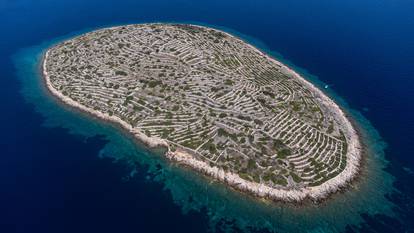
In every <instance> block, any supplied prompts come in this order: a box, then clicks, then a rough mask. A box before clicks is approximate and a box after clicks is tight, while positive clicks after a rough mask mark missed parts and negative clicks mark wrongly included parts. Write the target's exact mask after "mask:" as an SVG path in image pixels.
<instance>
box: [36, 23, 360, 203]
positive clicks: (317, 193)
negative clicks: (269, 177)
mask: <svg viewBox="0 0 414 233" xmlns="http://www.w3.org/2000/svg"><path fill="white" fill-rule="evenodd" d="M198 27H199V26H198ZM226 34H227V35H228V36H231V37H233V36H232V35H230V34H228V33H226ZM249 46H251V48H252V49H254V50H256V51H259V50H258V49H257V48H255V47H254V46H252V45H249ZM259 52H260V51H259ZM260 53H261V54H262V55H263V56H265V57H266V58H267V59H270V60H271V61H273V62H275V63H277V64H278V65H280V66H281V67H283V70H284V71H285V73H286V74H289V75H292V76H294V77H295V78H297V79H298V80H300V81H301V82H302V83H303V84H304V85H306V86H307V87H308V88H309V89H310V90H311V91H312V93H313V94H314V95H315V96H316V97H317V98H318V99H319V100H320V101H321V102H323V104H324V105H325V106H327V107H328V108H329V110H330V113H331V114H332V115H333V116H335V117H334V118H335V119H336V121H337V122H338V124H340V125H342V126H344V127H343V128H344V129H346V130H345V131H344V134H345V137H346V139H347V142H348V152H347V153H348V154H347V163H346V167H345V169H344V170H343V171H342V172H341V173H340V174H339V175H337V176H336V177H334V178H332V179H330V180H328V181H326V182H324V183H322V184H321V185H319V186H315V187H304V188H297V189H279V188H273V187H270V186H266V185H264V184H259V183H256V182H252V181H247V180H245V179H242V178H240V176H239V175H237V174H235V173H231V172H225V171H224V170H222V169H219V168H217V167H215V166H210V165H209V164H208V163H207V162H204V161H201V160H198V159H196V158H194V156H192V155H191V154H189V153H188V152H186V151H185V150H181V149H177V150H176V151H174V152H173V151H172V150H170V149H169V150H168V152H167V153H166V157H167V158H168V159H170V160H173V161H176V162H178V163H180V164H183V165H186V166H189V167H191V168H193V169H195V170H197V171H199V172H201V173H204V174H206V175H208V176H210V177H213V178H215V179H217V180H219V181H222V182H224V183H226V184H229V185H230V186H232V187H234V188H235V189H238V190H241V191H246V192H249V193H252V194H254V195H255V196H258V197H263V198H268V199H272V200H279V201H285V202H301V201H303V200H306V199H310V200H314V201H319V200H322V199H325V198H326V197H327V196H328V195H329V194H331V193H334V192H336V191H338V190H339V189H340V188H343V187H345V186H347V185H348V184H349V182H351V181H352V180H353V179H354V178H355V176H356V175H357V174H358V171H359V166H360V162H361V145H360V139H359V136H358V134H357V132H356V130H355V129H354V127H353V125H352V124H351V122H350V121H349V120H348V119H347V117H346V115H345V113H344V112H343V111H342V109H341V108H340V107H339V106H338V105H337V104H336V103H334V102H333V101H332V100H331V99H330V98H329V97H328V96H326V95H325V94H324V93H323V92H322V91H321V90H320V89H318V88H317V87H315V86H314V85H313V84H312V83H310V82H309V81H307V80H306V79H304V78H303V77H301V76H300V75H299V74H297V73H296V72H295V71H293V70H292V69H290V68H289V67H287V66H285V65H284V64H282V63H280V62H279V61H276V60H275V59H273V58H271V57H269V56H267V55H266V54H264V53H262V52H260ZM48 54H49V51H47V52H46V53H45V55H44V59H43V64H42V68H43V70H42V72H43V77H44V80H45V83H46V86H47V89H48V90H49V91H50V92H51V93H52V94H53V95H54V96H56V97H57V98H59V99H60V100H61V101H62V102H64V103H65V104H67V105H69V106H71V107H74V108H76V109H80V110H82V111H85V112H87V113H89V114H91V115H93V116H96V117H98V118H100V119H103V120H106V121H110V122H113V123H116V124H119V125H120V126H121V127H122V128H124V129H125V130H127V131H128V132H130V133H131V134H132V135H134V137H135V138H136V139H138V140H139V141H141V142H143V143H144V144H145V145H147V146H148V147H151V148H154V147H169V144H168V142H167V141H166V140H163V139H161V138H157V137H148V136H146V135H145V134H144V133H143V132H140V131H139V130H138V129H137V128H133V127H132V126H131V125H130V124H128V123H126V122H124V121H123V120H121V119H120V118H119V117H117V116H114V115H112V116H110V115H108V114H104V113H102V112H99V111H96V110H93V109H91V108H89V107H86V106H84V105H82V104H79V103H78V102H76V101H74V100H72V99H71V98H69V97H67V96H65V95H63V94H62V93H61V92H59V91H58V90H56V89H55V88H54V87H53V85H52V83H51V81H50V77H49V76H48V72H47V69H46V61H47V59H48Z"/></svg>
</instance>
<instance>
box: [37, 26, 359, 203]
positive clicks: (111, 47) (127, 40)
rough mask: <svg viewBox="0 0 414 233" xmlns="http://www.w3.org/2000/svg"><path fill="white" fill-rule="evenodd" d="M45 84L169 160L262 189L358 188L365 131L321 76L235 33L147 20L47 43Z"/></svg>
mask: <svg viewBox="0 0 414 233" xmlns="http://www.w3.org/2000/svg"><path fill="white" fill-rule="evenodd" d="M42 72H43V77H44V80H45V83H46V86H47V89H48V90H49V91H50V92H51V93H52V94H53V96H56V97H57V98H58V99H59V100H61V101H63V102H64V103H65V104H67V105H69V106H72V107H74V108H76V109H79V110H81V111H83V112H87V113H89V114H92V115H93V116H97V117H99V118H101V119H103V120H106V121H109V122H113V123H116V124H117V125H120V126H121V127H122V128H123V129H125V130H126V131H127V132H129V133H130V134H131V135H133V136H134V137H135V138H136V139H138V140H139V141H140V142H142V143H145V144H146V145H147V146H148V147H151V148H154V147H155V148H159V147H162V148H165V157H166V158H168V159H170V160H172V161H175V162H176V163H178V164H182V165H184V166H186V167H190V168H192V169H194V170H196V171H199V172H201V173H203V174H205V175H207V176H209V177H212V178H213V179H216V180H219V181H221V182H223V183H225V184H228V186H230V187H232V188H234V189H236V190H239V191H242V192H245V193H250V194H253V195H254V196H257V197H260V198H265V199H270V200H276V201H283V202H301V201H304V200H312V201H320V200H323V199H325V198H326V197H328V196H329V195H330V194H332V193H335V192H337V191H338V190H340V189H342V188H345V187H347V186H349V183H350V182H352V181H353V180H354V179H355V177H356V176H357V175H358V174H359V170H360V166H361V153H362V152H361V151H362V149H361V142H360V137H359V135H358V133H357V131H356V129H355V127H354V126H353V125H352V123H351V121H350V119H348V116H347V115H346V114H345V113H344V111H343V110H342V109H341V108H340V107H339V106H338V105H337V104H336V103H335V102H334V101H333V100H332V99H331V98H329V97H328V96H327V95H326V94H324V93H323V92H322V91H321V90H320V89H318V88H317V87H316V86H315V85H314V84H312V83H310V82H309V81H307V80H305V79H304V78H303V77H302V76H300V75H299V74H298V73H296V72H295V71H294V70H292V69H290V68H289V67H287V66H286V65H284V64H282V63H281V62H279V61H277V60H275V59H273V58H272V57H270V56H268V55H266V54H265V53H264V52H262V51H260V50H259V49H257V48H255V47H254V46H252V45H250V44H248V43H247V42H245V41H243V40H242V39H240V38H238V37H236V36H233V35H231V34H229V33H227V32H224V31H221V30H217V29H213V28H209V27H205V26H198V25H190V24H172V23H150V24H135V25H125V26H116V27H110V28H104V29H99V30H96V31H92V32H89V33H85V34H83V35H80V36H77V37H75V38H72V39H68V40H66V41H63V42H61V43H58V44H56V45H54V46H53V47H51V48H49V49H48V50H47V52H46V53H45V55H44V58H43V64H42Z"/></svg>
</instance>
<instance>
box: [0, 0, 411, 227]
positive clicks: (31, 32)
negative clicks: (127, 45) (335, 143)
mask: <svg viewBox="0 0 414 233" xmlns="http://www.w3.org/2000/svg"><path fill="white" fill-rule="evenodd" d="M412 12H414V2H412V1H405V0H394V1H385V0H382V1H375V0H367V1H357V0H350V1H341V2H337V1H328V0H326V1H302V0H299V1H270V0H267V1H264V0H263V1H260V0H256V1H249V0H239V1H234V0H229V1H225V2H224V1H218V0H217V1H216V0H213V1H194V0H193V1H190V0H152V1H138V0H135V1H133V0H124V1H121V0H118V1H109V0H99V1H98V0H91V1H82V0H71V1H63V0H62V1H54V0H38V1H29V0H0V25H1V27H0V29H1V37H0V71H1V73H0V86H1V92H0V97H1V98H0V101H1V106H2V110H1V113H2V114H1V115H0V118H1V119H0V126H1V127H0V129H1V131H0V132H1V133H0V146H1V147H0V148H1V149H0V185H1V188H0V232H166V231H172V232H208V231H209V230H211V229H215V228H217V229H219V230H222V229H227V228H234V229H235V230H236V231H237V230H238V231H243V230H246V229H249V228H255V227H258V225H262V226H264V225H266V224H264V223H266V222H267V223H268V224H269V225H272V224H273V226H274V225H278V220H277V219H276V220H275V219H270V217H269V216H271V215H275V214H274V213H273V212H271V211H269V210H265V208H263V210H262V208H256V207H255V206H254V207H245V206H242V205H241V204H236V202H232V200H233V199H243V198H244V197H239V196H238V195H236V194H233V193H231V191H230V192H229V191H228V190H226V189H225V188H223V187H216V186H214V187H213V186H211V187H210V186H208V185H206V182H205V181H204V180H203V179H202V178H200V177H191V174H190V175H187V174H184V173H186V172H187V173H188V171H181V170H180V169H176V168H175V167H171V166H169V165H168V164H167V165H166V164H165V163H164V161H163V160H162V159H159V158H156V159H152V157H154V156H153V155H152V154H150V153H148V152H146V151H145V150H144V149H143V148H139V147H138V148H135V147H134V146H133V143H132V142H130V141H128V139H127V138H126V137H125V135H122V134H121V133H119V132H118V131H117V130H116V129H114V128H113V127H111V126H102V125H101V124H99V123H96V124H94V123H93V121H92V120H91V119H87V118H86V117H84V116H80V114H77V113H74V112H73V111H70V110H65V109H64V108H62V109H63V110H62V109H60V108H59V106H58V105H56V104H54V103H53V100H52V99H51V98H48V96H47V95H45V94H44V93H43V94H41V92H40V91H39V90H41V87H39V86H36V83H38V82H39V80H35V79H33V78H34V75H33V74H32V73H35V71H36V70H35V68H36V67H35V61H36V60H35V58H36V57H34V55H39V54H40V52H41V51H42V48H46V47H47V45H48V43H50V41H51V40H54V39H55V38H59V37H66V36H68V35H70V34H73V33H74V32H79V31H85V30H88V29H89V28H97V27H103V26H107V25H114V24H122V23H140V22H153V21H177V22H198V23H200V24H208V25H214V26H217V27H224V28H226V29H227V30H230V31H234V32H237V33H240V35H243V36H244V38H246V39H248V40H249V41H251V42H254V43H255V44H256V45H257V46H260V47H261V48H262V49H263V50H267V51H277V52H278V54H274V55H275V56H279V58H280V56H283V57H284V60H285V61H287V62H288V63H289V64H290V65H293V64H294V66H295V67H300V68H301V70H300V71H301V72H302V73H305V74H308V76H309V77H310V75H309V74H312V75H314V76H317V77H318V79H319V80H320V81H322V82H324V83H327V84H329V85H330V86H331V88H332V90H333V91H334V92H335V93H336V95H337V96H341V97H342V98H343V99H344V100H345V101H346V102H347V104H348V107H349V108H350V109H355V110H356V111H359V112H361V113H362V115H363V116H364V117H365V118H366V119H368V120H369V122H370V123H364V121H362V125H367V128H368V131H369V130H372V127H373V128H375V129H376V130H377V131H378V132H379V134H380V136H381V137H382V140H383V141H385V142H386V144H387V145H388V147H387V148H386V149H385V159H386V160H387V161H390V163H389V164H386V165H384V164H383V163H381V164H383V165H384V166H385V168H384V169H385V172H384V174H382V173H381V174H380V175H378V179H377V180H376V182H374V183H375V184H373V185H372V186H367V187H368V188H366V189H369V187H380V188H379V189H378V190H377V189H375V188H373V189H374V190H371V191H370V192H372V193H370V195H368V196H371V197H372V199H373V200H379V201H376V203H377V204H378V206H376V205H375V204H373V203H371V202H370V201H369V200H368V199H369V198H367V200H364V201H361V202H357V201H355V200H354V199H362V198H360V197H359V196H358V195H361V197H362V195H363V194H358V195H355V197H353V196H352V195H351V194H348V195H349V196H347V197H346V199H345V198H344V200H353V201H350V202H349V208H350V209H352V208H353V205H355V206H358V207H355V212H358V214H355V213H352V216H348V217H349V218H346V216H345V215H344V216H345V217H344V216H342V215H341V214H340V213H336V214H331V215H329V216H327V215H326V214H321V215H316V214H313V215H312V216H314V217H312V218H310V217H309V216H307V215H304V216H305V217H303V216H302V215H301V214H300V213H299V214H298V213H297V212H295V211H292V210H286V209H285V208H280V209H278V210H277V211H278V213H277V214H280V215H286V216H288V217H286V219H283V220H282V219H281V220H280V229H278V228H277V227H276V230H279V231H290V230H292V229H296V230H297V228H292V229H291V228H289V227H286V226H288V225H289V224H288V223H289V222H288V221H289V218H290V216H302V217H301V218H299V217H298V219H291V220H290V221H291V224H292V225H295V226H302V225H303V226H304V227H309V228H303V229H302V231H311V230H313V231H315V232H316V231H318V230H322V229H323V230H324V231H325V232H331V231H335V230H337V228H338V229H339V228H343V227H336V226H330V225H332V223H338V226H339V225H343V224H344V223H345V224H349V225H348V226H347V227H346V228H345V230H347V231H349V232H358V231H360V232H413V231H414V226H413V223H412V219H414V213H413V210H412V209H413V207H414V205H413V203H414V201H413V197H414V183H413V181H412V180H413V178H414V177H413V174H412V171H413V170H414V156H413V151H414V143H413V141H414V136H413V132H414V123H413V119H414V65H413V64H414V16H413V15H414V14H413V13H412ZM247 36H248V37H247ZM44 43H46V45H45V44H44ZM42 44H43V47H42ZM39 45H40V46H39ZM33 46H35V47H33ZM36 46H37V47H36ZM30 56H32V57H30ZM22 59H23V60H24V59H33V61H32V60H29V61H25V60H24V61H23V60H22ZM22 64H32V66H28V67H22ZM33 64H34V65H33ZM298 69H299V68H298ZM24 77H27V78H28V79H29V78H31V79H29V80H28V81H27V80H25V79H24ZM49 101H50V102H49ZM355 114H356V115H358V112H355ZM361 118H362V117H361ZM370 132H371V131H370ZM368 134H370V136H372V135H371V134H375V133H368ZM379 142H381V140H380V141H375V140H374V141H373V143H372V144H378V143H379ZM372 146H373V147H375V146H376V145H372ZM378 147H381V145H378ZM372 156H374V155H372ZM114 158H115V159H114ZM382 159H383V158H382ZM154 161H155V162H154ZM378 166H379V165H378ZM131 171H134V172H133V176H132V175H130V172H131ZM389 174H391V175H392V176H394V177H395V179H394V182H392V183H390V184H388V182H390V180H391V181H392V180H393V179H392V178H390V177H391V175H389ZM188 176H189V177H188ZM383 177H386V179H385V178H384V181H383V182H381V178H383ZM192 182H194V183H197V184H194V187H193V186H192ZM381 185H383V186H381ZM218 186H220V185H218ZM388 186H390V190H387V192H385V191H384V190H386V189H387V187H388ZM203 189H206V190H207V189H208V190H210V189H211V190H213V191H211V192H210V191H209V192H207V191H206V190H204V191H205V192H203ZM233 195H234V196H235V198H229V199H226V198H225V196H231V197H233ZM364 195H365V194H364ZM384 195H385V198H384ZM365 196H367V195H365ZM381 197H382V198H383V199H381ZM230 199H231V200H230ZM338 199H339V200H338V201H337V202H341V201H342V200H341V199H340V198H338ZM245 202H246V203H250V204H249V205H253V204H251V203H253V202H254V201H251V200H245ZM223 203H225V204H224V205H223ZM366 203H368V204H369V205H368V204H367V205H368V206H365V207H364V208H363V207H362V206H363V205H364V204H366ZM328 204H329V203H328ZM328 204H327V205H328ZM332 205H333V206H335V205H340V204H338V203H335V204H332ZM219 206H222V208H219ZM382 206H387V207H388V206H389V207H390V209H391V210H392V211H387V210H386V209H381V207H382ZM318 208H320V210H321V213H325V212H326V213H328V212H329V211H332V210H329V209H330V208H329V207H318ZM256 209H260V211H258V210H256ZM371 210H372V211H371ZM288 211H289V213H285V212H288ZM296 211H301V210H296ZM303 211H305V210H303ZM306 211H308V212H309V213H313V212H317V210H312V209H311V210H306ZM340 211H344V212H346V211H345V210H338V212H340ZM391 212H392V214H391ZM218 213H220V214H218ZM258 213H260V214H263V215H262V216H259V214H258ZM264 213H266V214H264ZM329 213H331V212H329ZM350 213H351V212H350ZM375 213H377V214H375ZM237 214H239V215H243V214H245V215H247V214H252V216H247V217H248V218H249V219H255V217H257V220H254V221H253V220H252V221H243V217H244V218H245V217H246V216H237ZM253 215H258V216H255V217H253ZM349 215H351V214H349ZM354 215H358V217H359V218H360V220H359V221H356V220H355V219H356V216H354ZM267 218H269V219H267ZM239 219H241V220H239ZM314 222H317V225H312V224H313V223H314ZM302 223H303V224H302ZM286 224H287V225H286ZM301 224H302V225H301ZM328 225H329V226H328ZM315 226H318V228H316V227H315ZM322 226H323V227H322ZM311 227H312V228H311ZM273 228H275V227H273Z"/></svg>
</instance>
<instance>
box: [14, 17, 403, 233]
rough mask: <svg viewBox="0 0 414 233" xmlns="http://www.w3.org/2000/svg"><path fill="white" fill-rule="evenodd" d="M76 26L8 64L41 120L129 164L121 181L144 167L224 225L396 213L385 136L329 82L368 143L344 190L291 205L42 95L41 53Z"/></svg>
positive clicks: (280, 225) (274, 226)
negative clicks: (176, 160) (182, 161)
mask: <svg viewBox="0 0 414 233" xmlns="http://www.w3.org/2000/svg"><path fill="white" fill-rule="evenodd" d="M210 26H211V25H210ZM219 29H223V30H226V31H228V32H230V33H232V34H234V35H237V36H239V37H241V38H243V39H244V40H246V41H248V42H250V43H252V44H254V45H255V46H257V47H259V48H260V49H262V50H263V51H265V52H267V53H269V54H271V55H273V56H274V57H276V58H277V59H278V60H282V61H283V62H284V63H285V64H288V65H289V66H291V67H292V68H294V69H295V70H296V71H298V72H299V73H301V74H302V75H304V76H305V77H307V78H308V79H309V80H311V81H312V82H314V83H316V84H318V85H319V86H320V87H321V86H322V87H323V86H324V84H323V83H322V82H321V81H319V80H318V79H317V77H315V76H312V75H310V74H308V73H307V72H306V71H305V70H303V69H299V68H298V67H294V66H293V65H292V64H291V63H289V62H288V61H286V60H285V59H283V58H282V57H281V56H280V55H279V54H278V53H276V52H272V51H270V50H269V49H268V48H266V46H265V45H264V43H262V42H260V40H258V39H255V38H252V37H249V36H245V35H242V34H241V33H237V32H236V31H234V30H230V29H228V28H223V27H219ZM88 30H90V29H88ZM88 30H84V31H82V32H85V31H88ZM79 33H81V32H75V33H72V34H70V35H68V36H65V37H62V38H58V39H55V40H51V41H46V42H44V43H42V44H41V45H39V46H34V47H29V48H25V49H22V50H20V51H19V52H18V53H17V54H16V55H15V56H14V59H13V60H14V65H15V67H16V70H17V75H18V77H19V81H20V82H21V84H22V94H23V96H24V97H25V99H26V101H28V102H29V103H32V104H33V105H34V107H35V109H36V111H37V112H39V113H40V114H41V115H42V116H44V117H45V122H44V126H45V127H48V128H54V127H63V128H66V129H68V130H69V132H70V134H73V135H75V136H76V137H82V138H89V137H93V136H95V135H104V138H105V139H106V140H107V141H108V142H107V143H106V144H105V146H104V147H103V148H102V149H101V150H100V157H101V158H108V157H109V158H112V159H113V160H114V161H118V162H121V163H125V164H128V165H129V166H127V167H128V168H127V169H126V172H125V176H124V177H123V179H124V181H125V182H128V180H130V179H134V175H135V174H136V173H139V172H138V171H137V170H136V169H144V170H145V173H146V179H147V180H148V181H149V182H156V183H159V184H161V186H162V189H163V192H166V193H169V195H171V198H172V201H173V202H174V203H175V204H176V205H177V206H178V207H179V208H180V209H181V211H182V213H193V212H206V213H207V216H208V223H209V228H210V229H217V228H218V229H220V230H224V231H225V230H234V229H241V230H269V231H277V232H300V231H302V230H303V229H306V231H309V232H340V231H343V230H345V227H346V226H347V225H350V224H351V225H359V224H360V223H362V222H364V219H363V218H362V217H361V213H364V214H367V215H375V214H384V215H388V216H390V217H395V216H396V215H395V214H396V213H395V212H394V211H393V210H394V207H395V206H394V205H393V204H392V203H391V202H390V201H389V200H388V199H387V198H386V197H385V195H386V194H391V193H392V192H393V191H395V190H393V188H392V182H393V181H394V178H393V177H392V176H391V175H390V174H389V173H387V172H385V171H384V170H383V168H385V167H386V165H387V161H386V160H385V158H384V149H385V147H386V144H385V143H384V142H383V141H382V139H381V137H380V136H379V134H378V132H377V131H376V130H375V129H374V128H373V127H372V125H371V124H370V122H369V121H368V120H367V119H365V118H364V117H363V116H362V115H361V114H360V113H359V112H357V111H355V110H352V109H350V108H349V107H348V105H347V104H346V102H345V100H343V99H342V98H340V97H338V96H337V95H335V93H334V92H333V91H332V90H331V89H328V94H329V95H330V96H331V97H332V98H334V99H335V100H336V101H337V102H338V103H339V104H340V105H341V106H342V107H343V108H344V109H346V111H347V112H348V113H349V114H350V115H351V116H352V118H353V119H354V120H355V122H356V124H357V126H358V127H359V128H360V131H361V134H362V136H363V140H364V143H366V145H367V158H366V166H365V170H364V172H363V174H362V178H361V179H360V180H359V181H358V182H356V183H355V185H354V187H352V188H351V189H350V190H349V191H346V192H344V193H340V194H336V195H334V196H333V198H331V199H330V200H328V201H326V202H324V203H323V204H320V205H306V206H301V207H295V206H291V205H286V204H278V203H276V204H275V203H271V202H268V201H264V200H256V199H253V198H251V197H249V196H247V195H244V194H240V193H238V192H235V191H233V190H231V189H229V188H227V187H226V186H225V185H223V184H221V183H218V182H215V181H212V180H210V179H208V178H205V177H203V176H200V175H198V174H197V173H195V172H193V171H190V170H188V169H186V168H182V167H179V166H177V165H175V164H172V163H170V162H168V161H166V160H165V159H164V158H163V157H162V156H160V155H157V154H154V153H152V152H150V151H148V150H146V149H145V148H143V147H141V146H139V145H137V144H136V143H134V142H133V140H132V139H131V138H130V137H129V136H128V135H125V134H124V133H123V132H121V131H120V130H118V129H117V128H116V127H114V126H111V125H109V124H106V123H104V122H101V121H99V120H97V119H93V118H91V117H88V116H86V115H84V114H82V113H79V112H77V111H73V110H71V109H69V108H67V107H64V106H62V105H61V104H59V103H57V101H56V100H55V99H54V98H53V97H51V96H49V94H48V93H47V92H46V90H45V89H44V87H43V86H42V83H41V77H40V73H39V63H40V61H41V55H42V53H43V52H44V51H45V50H46V49H47V48H48V47H49V46H50V45H52V44H53V43H56V42H59V41H61V40H63V39H65V38H69V37H71V36H74V35H77V34H79ZM324 91H326V90H324ZM143 188H145V186H143ZM149 201H156V200H149Z"/></svg>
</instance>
